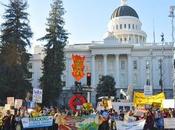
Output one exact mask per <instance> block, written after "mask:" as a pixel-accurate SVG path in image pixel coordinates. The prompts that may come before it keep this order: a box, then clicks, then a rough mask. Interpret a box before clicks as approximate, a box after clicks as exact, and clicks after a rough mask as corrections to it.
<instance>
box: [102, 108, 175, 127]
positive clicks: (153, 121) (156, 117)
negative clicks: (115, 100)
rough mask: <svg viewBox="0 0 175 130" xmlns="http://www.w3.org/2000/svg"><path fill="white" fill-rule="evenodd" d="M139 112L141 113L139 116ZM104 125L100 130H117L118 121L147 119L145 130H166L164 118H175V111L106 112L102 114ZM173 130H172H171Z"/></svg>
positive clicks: (112, 110) (157, 109)
mask: <svg viewBox="0 0 175 130" xmlns="http://www.w3.org/2000/svg"><path fill="white" fill-rule="evenodd" d="M137 111H141V113H140V114H139V115H137ZM100 115H101V117H102V118H103V123H101V124H100V125H99V130H117V124H116V121H117V120H119V121H125V122H132V121H138V120H141V119H145V125H144V128H143V130H164V118H175V109H159V108H156V109H152V108H151V109H145V110H120V111H119V112H117V111H115V110H114V109H111V110H108V111H107V110H104V111H102V112H101V114H100ZM171 130H172V129H171Z"/></svg>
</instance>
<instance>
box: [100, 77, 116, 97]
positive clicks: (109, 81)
mask: <svg viewBox="0 0 175 130" xmlns="http://www.w3.org/2000/svg"><path fill="white" fill-rule="evenodd" d="M101 96H108V97H110V96H114V97H115V96H116V88H115V80H114V78H113V77H112V76H109V75H106V76H102V77H101V78H100V81H99V83H98V85H97V97H101Z"/></svg>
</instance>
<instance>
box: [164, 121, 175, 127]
mask: <svg viewBox="0 0 175 130" xmlns="http://www.w3.org/2000/svg"><path fill="white" fill-rule="evenodd" d="M174 122H175V118H164V128H165V129H174V128H175V125H174Z"/></svg>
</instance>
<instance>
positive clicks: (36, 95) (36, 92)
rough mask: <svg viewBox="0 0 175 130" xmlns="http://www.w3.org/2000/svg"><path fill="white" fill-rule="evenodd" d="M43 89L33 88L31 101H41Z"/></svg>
mask: <svg viewBox="0 0 175 130" xmlns="http://www.w3.org/2000/svg"><path fill="white" fill-rule="evenodd" d="M42 95H43V90H42V89H39V88H33V102H36V103H42Z"/></svg>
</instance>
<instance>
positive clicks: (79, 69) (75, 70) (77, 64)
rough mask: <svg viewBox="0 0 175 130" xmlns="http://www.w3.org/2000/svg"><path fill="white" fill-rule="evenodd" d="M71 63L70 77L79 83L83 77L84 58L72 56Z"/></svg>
mask: <svg viewBox="0 0 175 130" xmlns="http://www.w3.org/2000/svg"><path fill="white" fill-rule="evenodd" d="M72 61H73V64H72V76H73V77H74V78H75V79H76V81H80V80H81V79H82V78H83V77H84V75H85V73H84V68H85V66H84V64H85V63H84V62H85V56H80V55H72Z"/></svg>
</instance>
